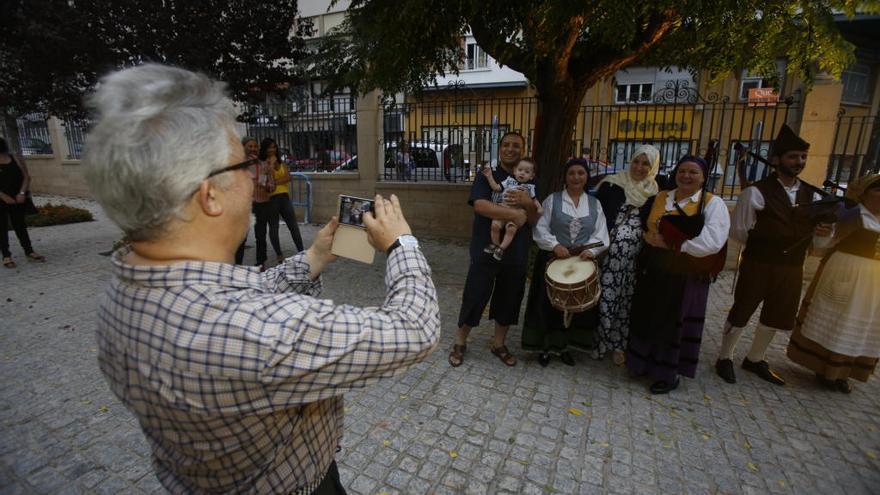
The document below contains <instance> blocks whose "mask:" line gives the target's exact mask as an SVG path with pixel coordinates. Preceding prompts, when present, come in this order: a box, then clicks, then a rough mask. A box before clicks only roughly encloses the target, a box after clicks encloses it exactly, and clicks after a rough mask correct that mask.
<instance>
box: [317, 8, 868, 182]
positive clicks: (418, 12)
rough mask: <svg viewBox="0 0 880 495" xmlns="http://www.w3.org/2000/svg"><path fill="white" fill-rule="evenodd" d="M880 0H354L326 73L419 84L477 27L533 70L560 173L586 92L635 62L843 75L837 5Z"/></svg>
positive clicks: (503, 54) (542, 143) (492, 48)
mask: <svg viewBox="0 0 880 495" xmlns="http://www.w3.org/2000/svg"><path fill="white" fill-rule="evenodd" d="M857 7H859V8H861V9H862V10H863V11H864V10H866V9H867V10H869V11H877V10H878V2H876V1H872V2H867V3H866V4H864V5H862V4H859V3H858V2H854V1H851V0H817V1H808V0H800V1H797V0H795V1H782V0H713V1H710V2H707V1H704V0H655V1H652V2H642V1H637V0H594V1H569V0H554V1H546V0H543V1H542V0H352V1H351V7H350V9H349V11H348V18H347V20H346V21H345V23H344V24H343V25H342V27H341V28H340V29H339V31H338V32H337V34H336V35H334V36H328V37H326V39H325V41H324V46H323V47H322V49H321V54H322V55H323V56H324V57H327V58H328V59H329V61H326V62H325V63H323V64H322V66H321V67H322V69H323V71H324V72H323V75H324V76H325V77H328V78H330V79H331V80H333V81H335V82H336V84H337V85H344V86H350V87H353V88H356V89H357V90H359V91H361V92H365V91H368V90H372V89H375V88H379V89H382V90H384V91H385V92H386V93H392V94H393V93H396V92H399V91H405V92H410V93H413V92H416V93H417V92H418V91H419V90H421V89H422V88H423V87H425V86H428V85H430V84H432V83H434V81H435V80H436V79H435V78H436V76H437V75H445V74H446V73H448V72H456V69H455V68H456V67H457V63H458V62H459V61H460V60H461V59H462V57H463V56H464V54H463V51H462V47H461V38H462V37H463V36H464V35H466V34H467V33H468V32H471V33H472V34H473V36H474V38H475V39H476V41H477V43H478V44H479V45H480V47H482V48H483V49H484V50H485V51H486V52H487V53H488V54H489V55H491V56H492V57H493V58H494V59H495V60H497V61H498V62H499V63H500V64H502V65H506V66H508V67H510V68H512V69H515V70H517V71H519V72H521V73H522V74H524V75H525V76H526V78H527V79H528V80H529V82H530V83H531V84H532V85H533V86H534V87H535V90H536V93H537V99H538V102H539V108H538V117H537V119H536V134H537V136H538V137H537V139H536V141H537V142H536V145H535V149H534V150H533V154H534V155H535V157H536V158H537V161H538V162H539V163H541V164H542V166H546V165H549V167H548V168H550V173H542V174H540V175H541V176H540V179H541V185H542V188H541V189H542V191H548V190H550V189H548V188H549V187H553V186H555V185H556V179H557V177H558V176H559V174H558V173H556V171H557V170H559V168H561V165H562V163H563V162H564V161H565V159H566V157H567V156H569V155H570V153H571V151H572V150H571V149H570V136H571V133H572V129H573V127H574V125H575V122H576V119H577V114H578V110H579V106H580V105H581V102H582V101H583V98H584V95H585V94H586V92H587V90H589V89H590V88H591V87H592V86H593V85H595V84H596V83H597V82H599V81H601V80H602V79H604V78H607V77H612V76H613V75H614V74H615V72H616V71H618V70H620V69H624V68H626V67H629V66H661V67H667V66H672V65H676V66H680V67H688V68H690V69H692V70H694V71H697V70H706V71H707V72H708V73H709V74H710V75H711V77H713V78H715V79H720V78H721V77H723V76H724V75H726V74H728V73H729V72H730V71H732V70H735V69H742V68H745V69H750V70H751V71H753V72H756V73H759V74H761V75H763V76H765V77H769V78H771V79H775V78H777V77H778V76H779V75H778V74H776V68H775V65H774V59H775V58H777V57H780V56H785V57H786V58H787V59H788V65H787V67H788V71H789V72H791V73H795V74H798V75H801V76H802V77H804V78H805V80H806V81H807V84H810V82H811V81H812V78H813V77H814V75H815V74H816V73H817V71H828V72H830V73H831V74H833V75H835V76H838V77H839V75H840V73H841V71H842V70H843V69H844V68H845V67H846V66H848V65H849V64H850V63H851V61H852V51H853V47H852V45H850V44H849V43H848V42H846V41H845V40H844V39H843V38H842V37H841V36H840V34H839V32H838V30H837V29H836V27H835V25H834V20H833V13H836V12H843V13H846V14H847V15H853V14H854V13H855V11H856V9H857Z"/></svg>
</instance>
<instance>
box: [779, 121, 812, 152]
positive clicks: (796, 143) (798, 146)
mask: <svg viewBox="0 0 880 495" xmlns="http://www.w3.org/2000/svg"><path fill="white" fill-rule="evenodd" d="M809 149H810V143H808V142H806V141H804V140H803V139H801V138H800V137H798V135H797V134H795V133H794V131H793V130H791V127H789V126H788V124H782V129H779V134H777V135H776V140H775V141H773V155H774V156H782V155H784V154H786V153H788V152H789V151H808V150H809Z"/></svg>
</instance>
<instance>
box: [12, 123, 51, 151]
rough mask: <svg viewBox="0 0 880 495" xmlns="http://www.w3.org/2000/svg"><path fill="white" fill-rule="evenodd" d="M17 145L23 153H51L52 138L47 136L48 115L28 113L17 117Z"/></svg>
mask: <svg viewBox="0 0 880 495" xmlns="http://www.w3.org/2000/svg"><path fill="white" fill-rule="evenodd" d="M15 120H16V123H17V125H18V145H19V149H20V150H21V154H23V155H51V154H52V139H51V138H50V137H49V125H48V123H47V121H48V116H46V115H45V114H42V113H29V114H27V115H22V116H21V117H18V118H17V119H15Z"/></svg>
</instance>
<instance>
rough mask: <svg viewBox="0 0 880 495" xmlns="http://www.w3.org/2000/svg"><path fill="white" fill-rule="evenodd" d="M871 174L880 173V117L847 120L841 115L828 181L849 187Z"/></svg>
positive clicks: (849, 118)
mask: <svg viewBox="0 0 880 495" xmlns="http://www.w3.org/2000/svg"><path fill="white" fill-rule="evenodd" d="M871 172H874V173H876V172H880V114H878V115H872V116H868V115H863V116H846V115H844V114H842V113H841V115H840V116H839V117H838V119H837V129H836V131H835V133H834V148H833V151H832V154H831V156H830V157H829V160H828V170H827V174H826V179H827V180H830V181H833V182H836V183H838V184H840V185H844V186H845V185H846V184H847V183H848V182H851V181H852V180H853V179H856V178H859V177H861V176H863V175H866V174H868V173H871Z"/></svg>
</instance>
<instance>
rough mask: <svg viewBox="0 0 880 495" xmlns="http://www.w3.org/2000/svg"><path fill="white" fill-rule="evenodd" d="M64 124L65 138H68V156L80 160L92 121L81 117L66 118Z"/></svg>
mask: <svg viewBox="0 0 880 495" xmlns="http://www.w3.org/2000/svg"><path fill="white" fill-rule="evenodd" d="M63 125H64V139H65V140H67V158H69V159H73V160H79V159H80V158H82V153H83V147H84V145H85V142H86V134H87V133H88V129H89V125H90V122H89V121H88V120H81V119H66V120H64V123H63Z"/></svg>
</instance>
